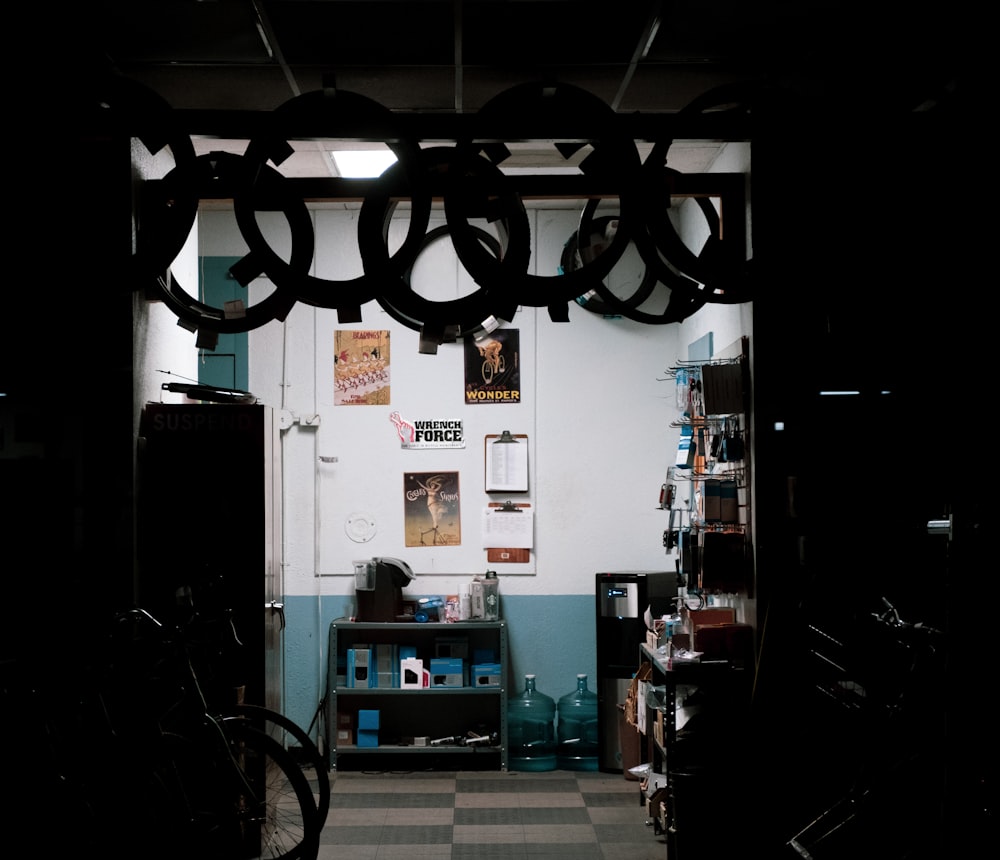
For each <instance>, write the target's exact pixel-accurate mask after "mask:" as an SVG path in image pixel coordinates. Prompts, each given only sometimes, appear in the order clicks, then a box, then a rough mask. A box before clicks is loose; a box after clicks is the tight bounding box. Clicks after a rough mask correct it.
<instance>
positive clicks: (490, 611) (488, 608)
mask: <svg viewBox="0 0 1000 860" xmlns="http://www.w3.org/2000/svg"><path fill="white" fill-rule="evenodd" d="M483 620H484V621H499V620H500V580H499V579H498V578H497V574H496V571H495V570H488V571H486V578H485V579H484V580H483Z"/></svg>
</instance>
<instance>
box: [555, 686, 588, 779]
mask: <svg viewBox="0 0 1000 860" xmlns="http://www.w3.org/2000/svg"><path fill="white" fill-rule="evenodd" d="M556 766H557V767H558V768H559V769H560V770H597V694H596V693H592V692H591V691H590V690H588V689H587V676H586V675H577V676H576V689H575V690H573V692H571V693H567V694H566V695H565V696H563V697H562V698H561V699H560V700H559V723H558V741H557V744H556Z"/></svg>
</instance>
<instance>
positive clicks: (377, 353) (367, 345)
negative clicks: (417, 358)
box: [333, 329, 389, 406]
mask: <svg viewBox="0 0 1000 860" xmlns="http://www.w3.org/2000/svg"><path fill="white" fill-rule="evenodd" d="M333 403H334V405H335V406H388V405H389V332H388V331H379V330H376V331H372V330H364V329H359V330H354V329H350V330H338V331H335V332H334V333H333Z"/></svg>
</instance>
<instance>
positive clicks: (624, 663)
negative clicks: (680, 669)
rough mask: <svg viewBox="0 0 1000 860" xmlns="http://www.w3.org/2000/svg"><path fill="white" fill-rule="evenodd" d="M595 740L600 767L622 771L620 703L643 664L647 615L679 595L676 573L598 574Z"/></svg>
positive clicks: (668, 606)
mask: <svg viewBox="0 0 1000 860" xmlns="http://www.w3.org/2000/svg"><path fill="white" fill-rule="evenodd" d="M596 586H597V682H596V686H597V741H598V756H597V759H598V768H599V769H600V770H602V771H604V772H606V773H621V772H622V771H623V765H622V745H621V732H620V728H619V713H620V712H619V707H618V706H619V705H623V704H624V703H625V698H626V696H627V695H628V688H629V683H630V682H631V680H632V676H633V675H634V674H635V672H636V670H637V669H638V668H639V645H640V644H642V643H643V642H645V641H646V623H645V621H644V620H643V615H644V614H645V612H646V608H647V607H650V608H651V611H652V614H653V616H654V617H659V616H661V615H665V614H669V613H670V612H671V611H672V610H673V607H674V603H673V598H674V597H676V596H677V574H676V573H674V572H667V571H618V572H611V573H598V574H597V581H596Z"/></svg>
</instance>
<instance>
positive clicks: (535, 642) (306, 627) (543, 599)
mask: <svg viewBox="0 0 1000 860" xmlns="http://www.w3.org/2000/svg"><path fill="white" fill-rule="evenodd" d="M352 603H353V601H352V600H351V599H350V598H348V597H323V598H317V597H315V596H310V597H294V596H291V597H286V598H285V620H286V626H285V632H284V644H285V653H284V657H285V663H284V673H285V688H284V696H285V705H284V711H285V713H286V715H287V716H289V717H290V718H291V719H293V720H295V722H297V723H298V724H299V725H301V726H302V727H303V728H309V727H310V726H311V732H310V733H311V734H312V736H313V737H314V738H315V737H318V735H319V729H320V719H321V717H319V716H317V715H318V713H319V710H320V703H321V702H322V700H323V698H324V696H325V695H326V689H325V687H326V669H327V644H328V637H329V629H330V622H331V621H334V620H335V619H337V618H341V617H343V616H344V615H345V614H346V613H347V612H349V611H350V608H351V605H352ZM500 609H501V617H502V618H503V619H504V620H505V621H506V622H507V629H508V640H507V641H508V656H509V663H510V674H509V677H508V679H507V682H508V690H509V694H510V695H511V696H516V695H518V694H519V693H520V692H521V691H522V690H523V688H524V676H525V675H526V674H533V675H535V685H536V688H537V689H538V690H541V691H542V692H543V693H545V694H546V695H548V696H551V697H552V698H553V699H555V700H557V701H558V699H559V698H560V696H563V695H565V694H566V693H569V692H572V691H573V690H575V689H576V676H577V675H578V674H580V673H585V674H586V675H587V676H588V679H589V686H590V689H591V690H592V691H593V692H597V686H596V677H597V645H596V641H595V636H594V631H595V627H596V619H595V605H594V595H593V594H556V595H530V596H526V595H502V596H501V607H500Z"/></svg>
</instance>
